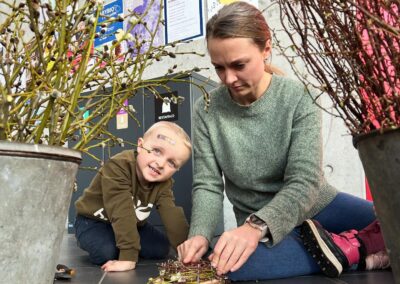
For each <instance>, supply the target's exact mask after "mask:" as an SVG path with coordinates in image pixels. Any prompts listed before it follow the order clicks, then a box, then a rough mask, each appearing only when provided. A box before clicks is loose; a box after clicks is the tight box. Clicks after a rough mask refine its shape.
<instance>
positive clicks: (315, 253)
mask: <svg viewBox="0 0 400 284" xmlns="http://www.w3.org/2000/svg"><path fill="white" fill-rule="evenodd" d="M302 239H303V244H304V246H305V247H306V249H307V251H308V252H309V253H310V255H311V256H312V258H313V259H314V260H315V261H316V262H317V264H318V266H319V267H320V268H321V271H322V273H324V274H325V275H326V276H328V277H332V278H334V277H338V276H339V275H340V274H341V273H342V271H343V266H342V264H341V263H340V261H339V260H338V259H337V257H336V256H335V255H334V254H333V253H332V251H331V250H330V249H329V247H328V245H327V244H326V243H325V241H324V240H323V239H322V237H321V235H320V233H319V230H318V228H317V226H316V225H315V224H314V222H313V221H312V220H306V221H305V222H304V223H303V226H302Z"/></svg>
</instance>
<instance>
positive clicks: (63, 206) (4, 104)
mask: <svg viewBox="0 0 400 284" xmlns="http://www.w3.org/2000/svg"><path fill="white" fill-rule="evenodd" d="M50 2H52V3H53V4H50ZM50 2H47V1H40V0H32V1H8V0H1V1H0V92H1V94H0V184H1V189H0V190H1V196H2V198H1V200H2V201H1V202H0V228H1V230H0V241H1V242H2V244H3V246H2V249H1V251H0V259H1V261H2V265H1V266H0V278H1V279H2V281H5V282H9V283H12V282H18V283H41V284H42V283H52V282H53V277H54V271H55V263H56V261H57V260H58V250H59V246H60V243H61V240H62V236H63V233H64V231H65V222H66V216H67V211H68V206H69V202H70V198H71V194H72V189H73V184H74V178H75V175H76V172H77V168H78V164H79V162H80V159H81V153H82V152H83V153H88V154H90V153H89V149H90V148H92V147H98V146H99V145H100V146H101V145H104V143H108V142H116V143H121V142H122V141H121V140H120V139H119V138H118V137H115V135H113V134H112V133H110V132H109V131H107V125H108V123H109V121H110V119H112V118H113V117H114V116H115V115H116V114H117V112H118V111H119V110H121V108H124V109H125V111H126V112H127V113H128V115H129V116H130V117H132V118H134V117H135V110H134V108H131V107H129V106H127V105H126V104H124V102H125V101H126V100H127V99H129V98H130V97H132V96H135V95H136V94H137V93H138V91H139V90H141V89H145V90H147V91H148V92H150V93H152V94H154V95H155V96H157V97H160V94H159V93H158V91H157V90H159V89H160V87H162V88H164V89H166V90H167V91H168V83H169V82H171V81H174V82H185V79H184V78H185V77H187V75H188V74H189V73H191V72H192V71H198V70H199V69H198V68H194V69H192V70H187V71H181V72H175V68H176V65H174V66H171V67H168V66H167V67H166V70H165V74H166V75H168V76H164V77H160V78H158V79H146V78H145V77H144V72H145V70H146V69H147V68H148V67H149V66H150V65H152V64H154V63H156V62H158V61H161V60H162V59H163V57H172V58H175V57H176V56H178V55H179V54H177V53H175V52H174V45H175V43H173V44H170V45H168V46H165V45H158V44H155V42H154V41H155V38H156V37H157V36H158V31H159V28H160V26H161V25H162V13H161V12H162V3H163V1H161V0H152V1H148V3H147V6H146V7H147V8H146V9H145V10H142V11H125V12H124V13H119V14H118V15H116V16H115V17H109V16H105V15H104V14H102V11H103V3H102V1H97V0H89V1H83V2H82V1H77V0H56V1H50ZM154 11H158V13H155V14H154ZM150 15H151V21H152V22H151V23H150V22H148V19H149V17H150ZM123 22H125V23H126V24H125V26H127V27H128V28H127V29H125V30H124V29H117V30H115V31H113V32H111V33H110V32H109V30H111V28H112V27H115V26H116V23H123ZM106 35H108V36H112V37H115V38H114V39H113V40H112V42H111V44H108V45H104V46H102V47H101V48H100V49H95V48H94V45H93V43H94V41H95V40H96V38H99V37H104V36H106ZM191 54H195V55H196V53H195V52H191ZM197 55H199V54H197ZM173 73H174V74H173ZM198 87H199V88H202V87H201V86H198ZM182 99H183V98H181V97H173V102H175V103H178V102H179V101H181V100H182ZM70 142H73V143H70ZM125 142H126V143H129V141H125ZM44 145H46V146H44ZM68 145H69V146H70V147H71V148H72V149H73V150H72V149H67V148H68Z"/></svg>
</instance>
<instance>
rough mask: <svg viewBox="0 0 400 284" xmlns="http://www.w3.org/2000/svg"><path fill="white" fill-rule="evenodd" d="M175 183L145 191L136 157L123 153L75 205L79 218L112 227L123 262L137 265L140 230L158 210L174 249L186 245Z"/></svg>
mask: <svg viewBox="0 0 400 284" xmlns="http://www.w3.org/2000/svg"><path fill="white" fill-rule="evenodd" d="M172 185H173V180H172V179H169V180H167V181H165V182H162V183H155V184H154V186H153V188H151V189H144V188H142V187H141V186H140V184H139V182H138V180H137V176H136V155H135V152H134V151H132V150H126V151H123V152H121V153H119V154H117V155H115V156H113V157H112V158H111V159H110V160H108V161H107V162H106V163H105V164H104V166H103V167H102V168H101V169H100V171H99V173H98V174H97V175H96V176H95V177H94V179H93V181H92V182H91V183H90V185H89V187H88V188H87V189H85V191H84V192H83V194H82V196H81V197H80V198H79V199H78V200H77V201H76V202H75V206H76V211H77V213H78V214H81V215H84V216H86V217H89V218H93V219H96V220H99V221H103V222H107V223H111V225H112V228H113V230H114V234H115V241H116V244H117V247H118V248H119V251H120V253H119V260H130V261H137V260H138V254H139V250H140V237H139V232H138V230H137V226H140V225H142V224H143V223H144V222H146V219H147V218H148V217H149V215H150V212H151V210H152V208H156V209H157V210H158V212H159V214H160V217H161V220H162V222H163V224H164V227H165V231H166V234H167V237H168V239H169V241H170V243H171V245H173V246H175V247H176V246H177V245H179V244H180V243H182V242H183V241H184V240H185V239H186V238H187V234H188V230H189V225H188V223H187V220H186V217H185V214H184V213H183V209H182V208H181V207H177V206H175V199H174V195H173V192H172Z"/></svg>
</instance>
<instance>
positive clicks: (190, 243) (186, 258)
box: [178, 236, 208, 263]
mask: <svg viewBox="0 0 400 284" xmlns="http://www.w3.org/2000/svg"><path fill="white" fill-rule="evenodd" d="M207 249H208V241H207V239H206V238H205V237H203V236H194V237H191V238H190V239H188V240H186V241H185V242H183V243H182V244H180V245H179V246H178V256H179V260H180V261H182V262H183V263H191V262H198V261H199V260H200V259H201V257H202V256H203V255H204V254H205V253H206V252H207Z"/></svg>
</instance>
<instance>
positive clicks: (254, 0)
mask: <svg viewBox="0 0 400 284" xmlns="http://www.w3.org/2000/svg"><path fill="white" fill-rule="evenodd" d="M236 1H237V0H207V18H208V19H210V18H211V17H212V16H214V15H215V14H216V13H217V12H218V10H219V9H221V7H222V6H223V5H227V4H230V3H233V2H236ZM243 1H244V2H247V3H250V4H252V5H254V6H256V7H257V8H258V0H243Z"/></svg>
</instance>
